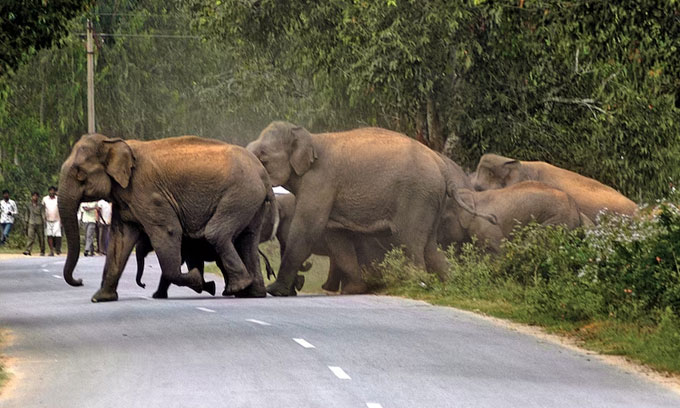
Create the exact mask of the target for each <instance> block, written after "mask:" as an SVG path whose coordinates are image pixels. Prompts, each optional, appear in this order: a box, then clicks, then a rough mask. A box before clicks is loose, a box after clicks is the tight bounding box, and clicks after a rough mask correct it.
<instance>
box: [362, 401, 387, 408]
mask: <svg viewBox="0 0 680 408" xmlns="http://www.w3.org/2000/svg"><path fill="white" fill-rule="evenodd" d="M366 408H383V407H382V405H380V404H378V403H377V402H367V403H366Z"/></svg>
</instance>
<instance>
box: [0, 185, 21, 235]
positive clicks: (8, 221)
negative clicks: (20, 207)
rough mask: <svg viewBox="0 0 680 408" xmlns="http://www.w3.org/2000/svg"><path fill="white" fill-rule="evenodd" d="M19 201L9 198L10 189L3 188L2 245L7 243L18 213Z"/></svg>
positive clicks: (0, 220)
mask: <svg viewBox="0 0 680 408" xmlns="http://www.w3.org/2000/svg"><path fill="white" fill-rule="evenodd" d="M17 212H18V211H17V203H15V202H14V200H10V199H9V191H8V190H3V192H2V200H0V245H5V242H7V238H9V232H10V231H11V230H12V225H14V217H15V216H16V215H17Z"/></svg>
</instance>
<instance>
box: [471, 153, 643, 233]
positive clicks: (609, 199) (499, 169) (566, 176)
mask: <svg viewBox="0 0 680 408" xmlns="http://www.w3.org/2000/svg"><path fill="white" fill-rule="evenodd" d="M522 181H539V182H541V183H545V184H547V185H548V186H550V187H553V188H557V189H559V190H562V191H564V192H565V193H567V194H569V195H570V196H571V197H572V198H573V199H574V200H575V201H576V204H577V205H578V208H579V210H580V211H581V212H582V213H584V214H585V215H586V216H588V218H590V219H591V220H592V221H595V220H596V219H597V215H598V214H599V213H600V212H601V211H603V210H608V211H613V212H616V213H619V214H625V215H633V214H635V212H636V211H637V206H636V205H635V203H634V202H633V201H631V200H629V199H628V198H626V197H625V196H624V195H623V194H621V193H619V192H618V191H616V190H614V189H613V188H611V187H609V186H606V185H604V184H602V183H600V182H599V181H596V180H593V179H591V178H588V177H584V176H581V175H580V174H577V173H574V172H573V171H569V170H565V169H562V168H559V167H556V166H553V165H551V164H549V163H546V162H542V161H529V162H527V161H519V160H515V159H511V158H508V157H503V156H498V155H495V154H485V155H484V156H482V158H481V159H480V160H479V164H478V165H477V170H476V171H475V173H474V176H473V180H472V182H473V184H474V187H475V189H476V190H479V191H482V190H490V189H496V188H502V187H508V186H511V185H513V184H516V183H519V182H522Z"/></svg>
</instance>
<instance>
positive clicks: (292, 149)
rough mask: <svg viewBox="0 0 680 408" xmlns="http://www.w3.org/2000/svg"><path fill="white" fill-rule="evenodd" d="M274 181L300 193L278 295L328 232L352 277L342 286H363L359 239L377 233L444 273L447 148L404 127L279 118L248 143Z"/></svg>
mask: <svg viewBox="0 0 680 408" xmlns="http://www.w3.org/2000/svg"><path fill="white" fill-rule="evenodd" d="M247 149H248V150H249V151H251V152H252V153H253V154H254V155H255V156H256V157H257V158H258V159H260V161H261V162H262V164H263V165H264V167H265V169H266V170H267V172H268V173H269V177H270V180H271V182H272V185H274V186H279V185H281V186H283V187H285V188H286V189H288V190H289V191H291V192H292V193H293V194H294V195H295V197H296V200H297V201H296V208H295V214H294V215H293V219H292V222H291V226H290V231H289V233H288V237H287V241H288V243H287V247H286V250H285V252H284V254H283V259H282V261H281V266H280V268H279V273H278V276H277V278H276V281H275V282H274V283H272V284H270V285H269V286H267V292H269V293H270V294H272V295H274V296H288V295H291V293H292V292H294V289H293V283H294V278H295V274H296V271H297V270H298V269H299V268H300V265H301V264H302V262H304V261H305V260H306V259H307V258H308V257H309V255H310V254H311V253H312V250H313V247H314V245H316V244H318V243H319V242H320V240H321V239H322V238H323V237H324V236H325V238H326V239H325V242H326V244H327V246H328V248H327V249H328V252H329V257H330V259H334V258H335V259H342V260H343V262H342V263H338V268H339V269H340V272H341V273H342V275H343V276H344V277H345V278H346V281H347V284H346V285H344V287H343V291H344V292H345V293H348V294H352V293H364V292H365V291H366V289H367V288H366V285H365V283H364V282H363V280H362V279H361V273H360V265H359V261H358V259H357V254H356V248H355V246H354V243H353V242H354V240H355V239H356V237H357V235H358V236H360V237H367V238H368V237H377V238H379V239H380V240H381V242H383V243H385V246H386V247H392V246H395V247H402V246H403V248H404V249H405V252H406V253H407V254H408V255H409V256H410V257H411V258H412V259H413V261H414V263H415V264H416V265H418V266H421V267H425V268H426V269H427V270H428V271H430V272H434V273H437V274H438V275H439V277H440V278H441V279H445V277H446V270H447V264H446V259H445V257H444V255H443V254H441V253H439V252H438V251H437V224H438V222H439V219H440V217H441V215H442V213H443V212H444V210H445V202H446V197H447V194H454V195H455V187H457V186H455V185H454V184H453V183H451V182H450V180H448V178H447V174H446V171H445V165H444V163H443V161H442V159H441V157H440V156H438V154H437V153H435V152H433V151H432V150H430V149H428V148H427V147H426V146H424V145H422V144H421V143H418V142H417V141H415V140H413V139H410V138H408V137H407V136H405V135H402V134H400V133H397V132H393V131H390V130H386V129H380V128H362V129H355V130H350V131H344V132H334V133H319V134H311V133H310V132H309V131H307V130H306V129H305V128H303V127H301V126H296V125H293V124H291V123H288V122H272V123H271V124H270V125H269V126H267V127H266V128H265V129H264V130H263V131H262V132H261V133H260V135H259V137H258V138H257V139H256V140H255V141H253V142H251V143H249V144H248V146H247Z"/></svg>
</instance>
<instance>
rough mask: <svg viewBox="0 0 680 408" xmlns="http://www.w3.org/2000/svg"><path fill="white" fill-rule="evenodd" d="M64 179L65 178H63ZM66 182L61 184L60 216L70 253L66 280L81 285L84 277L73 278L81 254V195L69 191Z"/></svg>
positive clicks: (65, 266)
mask: <svg viewBox="0 0 680 408" xmlns="http://www.w3.org/2000/svg"><path fill="white" fill-rule="evenodd" d="M62 180H63V178H62ZM63 184H64V183H63V182H62V183H60V184H59V192H60V194H59V201H58V204H59V218H61V223H62V225H63V226H64V233H65V234H66V242H67V244H68V254H67V255H66V263H65V264H64V280H65V281H66V283H68V284H69V285H71V286H81V285H82V284H83V280H82V279H73V270H74V269H75V267H76V264H77V263H78V257H79V256H80V229H79V228H78V215H77V213H78V205H79V204H80V197H75V196H73V195H70V193H68V192H69V191H72V190H69V186H64V185H63Z"/></svg>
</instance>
